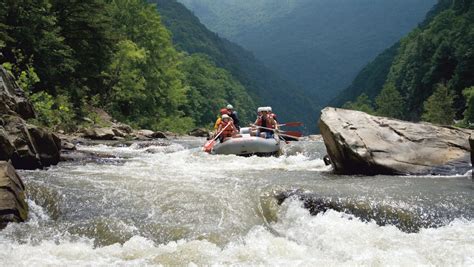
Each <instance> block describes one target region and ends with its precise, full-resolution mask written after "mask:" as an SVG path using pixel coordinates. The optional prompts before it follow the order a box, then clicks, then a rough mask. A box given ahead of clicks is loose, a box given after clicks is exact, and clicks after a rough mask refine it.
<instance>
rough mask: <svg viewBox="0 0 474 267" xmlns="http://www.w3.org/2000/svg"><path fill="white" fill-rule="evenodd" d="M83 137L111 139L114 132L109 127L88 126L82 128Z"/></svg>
mask: <svg viewBox="0 0 474 267" xmlns="http://www.w3.org/2000/svg"><path fill="white" fill-rule="evenodd" d="M83 133H84V137H85V138H90V139H93V140H113V139H114V137H115V133H114V131H113V130H112V129H111V128H106V127H104V128H89V129H85V130H84V132H83Z"/></svg>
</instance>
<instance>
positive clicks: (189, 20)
mask: <svg viewBox="0 0 474 267" xmlns="http://www.w3.org/2000/svg"><path fill="white" fill-rule="evenodd" d="M149 2H152V3H156V4H157V8H158V11H159V12H160V14H161V16H162V19H163V21H164V23H165V25H166V26H167V27H168V29H169V30H170V31H171V32H172V34H173V41H174V43H175V45H176V47H178V48H179V49H181V50H183V51H186V52H188V53H190V54H192V53H202V54H206V55H207V56H209V57H210V58H211V59H212V60H213V61H214V62H215V63H216V65H217V66H218V67H222V68H224V69H226V70H228V71H229V72H231V73H232V75H233V76H234V77H236V78H237V79H238V80H239V81H240V82H241V83H242V84H243V85H244V86H245V87H246V89H247V90H248V91H249V92H250V93H251V94H252V95H253V96H255V97H256V98H257V103H260V104H261V105H271V106H273V109H274V111H275V112H276V113H278V115H279V118H280V120H281V121H288V120H303V121H304V122H305V124H306V125H307V126H308V130H310V131H314V130H315V129H316V118H317V116H318V113H319V105H318V102H317V99H309V98H308V97H305V96H304V93H303V92H302V91H301V90H300V89H298V88H297V87H296V86H295V85H292V84H290V83H289V82H287V81H285V80H283V79H281V78H279V77H278V76H277V75H276V74H275V73H274V72H272V71H270V70H269V69H268V68H266V67H265V66H264V65H263V64H262V63H261V62H259V61H258V60H257V59H256V58H255V57H254V56H253V55H252V53H250V52H248V51H246V50H244V49H243V48H242V47H240V46H239V45H237V44H234V43H232V42H229V41H227V40H225V39H222V38H220V37H219V36H218V35H217V34H215V33H213V32H211V31H209V30H208V29H207V28H206V27H205V26H204V25H203V24H201V23H200V21H199V19H198V18H197V17H195V16H194V15H193V13H192V12H191V11H189V10H188V9H187V8H186V7H185V6H183V5H182V4H180V3H178V2H176V1H175V0H153V1H149ZM237 108H238V107H237Z"/></svg>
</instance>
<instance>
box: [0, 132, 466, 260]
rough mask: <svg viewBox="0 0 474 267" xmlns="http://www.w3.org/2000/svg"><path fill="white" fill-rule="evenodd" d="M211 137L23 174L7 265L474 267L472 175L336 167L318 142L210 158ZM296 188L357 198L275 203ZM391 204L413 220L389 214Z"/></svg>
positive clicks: (5, 238) (96, 149) (1, 239)
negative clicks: (22, 209) (353, 172)
mask: <svg viewBox="0 0 474 267" xmlns="http://www.w3.org/2000/svg"><path fill="white" fill-rule="evenodd" d="M203 142H204V141H203V139H196V138H188V139H186V138H182V139H177V140H174V141H169V142H168V143H167V144H166V145H161V144H154V145H153V144H151V143H150V144H148V145H145V146H143V145H138V144H134V145H131V146H116V145H108V146H107V145H88V146H85V145H83V146H79V147H78V148H79V150H82V151H87V152H92V153H96V154H103V155H106V156H102V157H101V158H100V160H98V159H94V160H81V161H74V162H62V163H60V164H59V165H58V166H54V167H51V168H49V169H48V170H37V171H19V173H20V175H21V176H22V177H23V179H24V181H25V183H26V185H27V190H28V193H29V204H30V214H29V217H30V218H29V220H28V221H27V222H26V223H20V224H10V225H8V226H7V228H5V229H4V230H2V231H0V262H1V263H2V266H18V265H34V266H43V265H61V266H64V265H94V266H96V265H139V266H143V265H165V266H167V265H263V266H267V265H270V266H320V265H332V266H334V265H337V266H340V265H346V266H354V265H373V266H383V265H398V266H400V265H401V266H414V265H437V266H440V265H456V266H474V253H473V251H474V197H473V196H474V183H473V181H472V178H470V177H468V176H465V175H462V174H460V175H457V176H451V177H439V176H427V177H419V176H408V177H388V176H375V177H364V176H357V177H352V176H338V175H334V174H332V173H331V172H330V168H328V167H326V166H325V165H324V163H323V161H322V160H321V159H322V156H323V155H324V153H325V152H324V151H325V149H324V145H323V143H322V142H320V141H304V142H299V143H294V144H291V145H287V146H286V147H285V154H284V155H283V156H281V157H279V158H258V157H248V158H244V157H236V156H215V155H208V154H205V153H203V152H201V151H200V149H199V145H200V144H202V143H203ZM296 189H298V190H300V192H307V193H310V194H312V195H314V196H317V197H318V198H320V199H323V200H324V201H327V202H328V203H329V202H333V203H339V204H340V205H342V206H344V205H346V207H348V208H347V209H346V210H345V211H341V210H339V211H335V210H328V211H326V212H324V213H319V214H317V215H316V216H312V215H310V213H309V211H308V210H307V209H305V208H304V207H303V203H302V202H301V201H300V200H298V198H289V199H287V200H285V201H284V202H283V204H281V205H278V203H277V201H276V200H275V198H274V196H275V195H277V194H279V193H280V192H286V191H288V190H296ZM351 203H352V204H351ZM354 203H356V204H357V205H358V207H364V208H363V209H361V208H359V209H358V213H357V212H351V208H350V207H352V211H353V210H354V207H355V206H357V205H355V206H354ZM387 209H388V210H391V211H395V214H400V215H396V216H400V217H404V216H405V217H406V216H411V217H410V218H412V217H413V218H414V219H413V221H416V223H414V224H416V225H415V226H416V227H414V228H412V229H411V230H407V229H404V228H403V227H401V226H400V225H397V223H396V222H397V220H388V219H387V220H386V221H384V220H385V219H384V217H383V216H379V215H377V214H379V213H380V211H383V210H387ZM355 210H357V208H356V209H355ZM364 212H365V213H370V214H372V215H373V216H372V217H370V216H368V217H369V219H367V218H365V219H364V216H363V215H364V214H363V213H364ZM354 214H355V215H354ZM374 214H375V215H374ZM407 214H408V215H407ZM359 215H361V216H359ZM374 216H375V217H374ZM377 216H379V217H377ZM370 218H372V219H370ZM374 218H375V219H374ZM392 219H393V218H392ZM400 220H403V218H400Z"/></svg>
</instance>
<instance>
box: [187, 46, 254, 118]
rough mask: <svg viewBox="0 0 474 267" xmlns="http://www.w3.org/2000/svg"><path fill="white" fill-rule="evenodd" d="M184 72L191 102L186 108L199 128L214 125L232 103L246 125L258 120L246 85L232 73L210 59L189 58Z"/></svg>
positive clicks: (189, 101)
mask: <svg viewBox="0 0 474 267" xmlns="http://www.w3.org/2000/svg"><path fill="white" fill-rule="evenodd" d="M180 69H181V70H182V71H183V73H184V74H185V82H186V85H187V86H188V87H189V91H188V93H187V97H188V99H189V100H188V103H187V104H186V105H185V106H183V107H182V108H183V110H184V111H185V112H186V114H187V115H188V116H190V117H192V118H193V119H194V121H195V122H196V124H197V125H199V126H209V125H211V124H212V125H213V124H214V121H215V118H216V114H217V113H218V111H219V109H221V108H223V107H225V105H227V104H228V103H232V104H233V105H234V106H235V107H236V109H238V111H239V116H240V120H241V121H242V123H243V124H244V123H246V122H250V121H252V120H253V119H254V116H255V109H256V104H255V102H254V100H253V99H252V97H250V95H249V94H248V93H247V91H246V90H245V88H244V86H243V85H242V84H241V83H240V82H238V81H237V80H236V79H234V77H232V75H231V74H230V73H229V72H228V71H226V70H224V69H221V68H218V67H216V65H215V64H214V63H212V61H211V60H210V59H209V58H208V57H207V56H205V55H202V54H194V55H191V56H188V57H185V58H184V60H183V63H182V64H181V66H180Z"/></svg>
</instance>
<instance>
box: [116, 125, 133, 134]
mask: <svg viewBox="0 0 474 267" xmlns="http://www.w3.org/2000/svg"><path fill="white" fill-rule="evenodd" d="M114 128H115V129H118V130H119V131H121V132H123V133H126V134H127V135H129V134H131V133H133V129H132V127H130V125H127V124H123V123H117V124H115V125H114Z"/></svg>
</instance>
